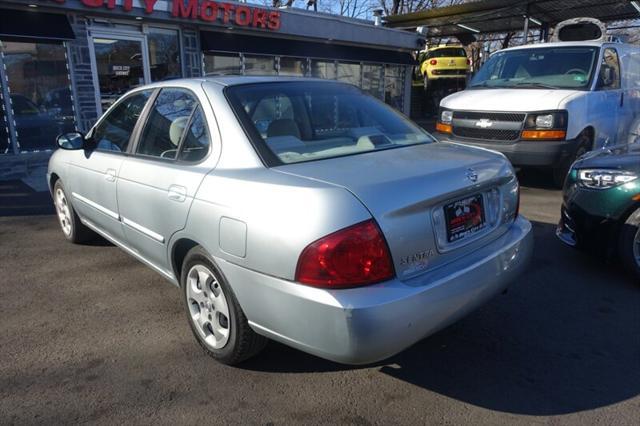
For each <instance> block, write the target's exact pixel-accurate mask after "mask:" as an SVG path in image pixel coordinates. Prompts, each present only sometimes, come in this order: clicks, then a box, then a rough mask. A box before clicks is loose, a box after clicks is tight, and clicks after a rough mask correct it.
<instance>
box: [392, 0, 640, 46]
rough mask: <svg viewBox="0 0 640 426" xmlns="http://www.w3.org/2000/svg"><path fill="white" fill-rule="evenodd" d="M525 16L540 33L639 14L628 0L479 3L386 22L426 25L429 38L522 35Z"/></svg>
mask: <svg viewBox="0 0 640 426" xmlns="http://www.w3.org/2000/svg"><path fill="white" fill-rule="evenodd" d="M636 4H639V5H640V2H638V3H636ZM525 16H528V17H529V18H530V19H529V23H528V25H529V28H530V29H539V28H541V26H545V27H546V26H553V25H555V24H557V23H558V22H561V21H564V20H565V19H571V18H578V17H583V16H586V17H591V18H597V19H599V20H601V21H603V22H611V21H622V20H626V19H637V18H640V13H639V12H638V10H636V8H635V7H634V6H633V5H632V4H631V2H630V1H629V0H477V1H471V2H469V3H463V4H459V5H454V6H448V7H440V8H435V9H430V10H426V11H423V12H415V13H408V14H405V15H395V16H387V17H386V18H385V20H386V25H387V26H388V27H393V28H403V29H410V28H416V27H418V26H421V25H424V26H426V27H427V28H428V33H427V34H428V36H429V37H442V36H458V35H467V36H468V35H469V34H474V33H504V32H509V31H522V30H523V27H524V21H525V19H524V18H525ZM538 22H539V23H538ZM465 27H466V28H465Z"/></svg>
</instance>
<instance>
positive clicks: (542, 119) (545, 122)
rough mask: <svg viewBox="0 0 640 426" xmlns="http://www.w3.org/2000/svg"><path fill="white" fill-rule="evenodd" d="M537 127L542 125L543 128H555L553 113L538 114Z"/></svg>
mask: <svg viewBox="0 0 640 426" xmlns="http://www.w3.org/2000/svg"><path fill="white" fill-rule="evenodd" d="M536 127H540V128H542V129H551V128H553V114H544V115H537V116H536Z"/></svg>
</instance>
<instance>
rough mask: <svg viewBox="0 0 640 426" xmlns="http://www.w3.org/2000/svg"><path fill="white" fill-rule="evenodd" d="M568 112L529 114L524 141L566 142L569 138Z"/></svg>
mask: <svg viewBox="0 0 640 426" xmlns="http://www.w3.org/2000/svg"><path fill="white" fill-rule="evenodd" d="M567 117H568V113H567V111H547V112H543V113H539V114H537V113H532V114H527V118H526V120H525V122H524V129H523V130H522V134H521V137H522V139H524V140H543V141H544V140H564V139H565V138H566V136H567Z"/></svg>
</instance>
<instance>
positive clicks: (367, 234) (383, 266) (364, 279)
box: [296, 219, 394, 288]
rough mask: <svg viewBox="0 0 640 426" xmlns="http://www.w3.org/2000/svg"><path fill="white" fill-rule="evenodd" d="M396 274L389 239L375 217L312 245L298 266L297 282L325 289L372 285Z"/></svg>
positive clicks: (305, 251) (302, 255)
mask: <svg viewBox="0 0 640 426" xmlns="http://www.w3.org/2000/svg"><path fill="white" fill-rule="evenodd" d="M393 275H394V270H393V263H392V261H391V255H390V253H389V248H388V247H387V242H386V241H385V239H384V237H383V236H382V232H381V231H380V229H379V228H378V226H377V225H376V223H375V222H374V221H373V220H372V219H370V220H367V221H364V222H360V223H358V224H356V225H353V226H350V227H348V228H345V229H341V230H340V231H338V232H334V233H333V234H330V235H327V236H326V237H324V238H321V239H319V240H318V241H315V242H313V243H311V244H309V245H308V246H307V247H306V248H305V249H304V250H303V251H302V254H301V255H300V259H298V267H297V269H296V281H298V282H300V283H303V284H308V285H312V286H314V287H325V288H345V287H356V286H361V285H367V284H373V283H377V282H380V281H385V280H388V279H390V278H393Z"/></svg>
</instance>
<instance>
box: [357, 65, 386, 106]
mask: <svg viewBox="0 0 640 426" xmlns="http://www.w3.org/2000/svg"><path fill="white" fill-rule="evenodd" d="M383 89H384V85H383V84H382V65H374V64H364V65H363V66H362V90H364V91H365V92H367V93H369V94H370V95H373V96H375V97H376V98H378V99H384V90H383Z"/></svg>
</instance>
